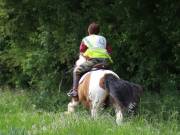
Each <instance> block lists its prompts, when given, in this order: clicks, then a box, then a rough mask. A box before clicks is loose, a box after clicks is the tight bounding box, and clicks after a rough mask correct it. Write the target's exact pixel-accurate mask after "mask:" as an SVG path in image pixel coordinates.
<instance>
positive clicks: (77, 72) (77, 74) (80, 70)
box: [68, 59, 97, 97]
mask: <svg viewBox="0 0 180 135" xmlns="http://www.w3.org/2000/svg"><path fill="white" fill-rule="evenodd" d="M95 64H97V60H96V59H92V60H88V61H86V62H84V63H83V64H81V65H80V66H77V67H75V69H74V71H73V89H72V90H71V91H70V92H69V93H68V96H72V97H76V96H77V95H78V92H77V89H78V84H79V80H80V78H81V75H82V74H84V73H86V72H88V71H90V70H91V68H92V67H93V66H94V65H95Z"/></svg>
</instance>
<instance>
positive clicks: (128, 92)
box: [67, 55, 143, 125]
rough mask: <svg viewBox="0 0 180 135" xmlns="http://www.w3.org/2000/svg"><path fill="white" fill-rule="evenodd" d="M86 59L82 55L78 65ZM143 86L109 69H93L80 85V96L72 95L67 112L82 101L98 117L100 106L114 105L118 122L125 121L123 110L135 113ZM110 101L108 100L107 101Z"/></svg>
mask: <svg viewBox="0 0 180 135" xmlns="http://www.w3.org/2000/svg"><path fill="white" fill-rule="evenodd" d="M85 60H86V59H85V58H84V57H83V56H82V55H80V56H79V60H77V61H76V66H78V65H80V64H81V63H83V62H84V61H85ZM142 91H143V88H142V86H140V85H138V84H135V83H132V82H129V81H126V80H123V79H121V78H120V77H119V76H118V75H117V74H116V73H114V72H113V71H111V70H108V69H98V70H92V71H89V72H87V73H85V74H84V75H83V76H82V77H81V79H80V81H79V86H78V98H75V97H72V99H71V101H70V102H69V104H68V110H67V113H72V112H75V107H76V106H77V105H78V104H79V103H82V104H83V105H84V106H85V107H86V108H88V109H90V111H91V116H92V117H93V118H97V116H98V112H99V110H100V108H102V107H103V106H104V105H112V106H113V107H114V110H115V115H116V123H117V124H118V125H120V124H121V123H122V121H123V112H124V111H125V110H127V112H128V113H132V114H134V113H135V112H136V109H137V107H138V103H139V101H140V96H141V95H142ZM107 101H108V102H107Z"/></svg>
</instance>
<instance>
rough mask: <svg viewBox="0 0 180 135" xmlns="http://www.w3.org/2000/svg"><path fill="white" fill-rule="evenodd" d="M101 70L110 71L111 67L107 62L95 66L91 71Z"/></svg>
mask: <svg viewBox="0 0 180 135" xmlns="http://www.w3.org/2000/svg"><path fill="white" fill-rule="evenodd" d="M99 69H110V66H109V64H107V63H105V62H101V63H98V64H95V65H94V66H93V68H92V69H91V70H90V71H95V70H99Z"/></svg>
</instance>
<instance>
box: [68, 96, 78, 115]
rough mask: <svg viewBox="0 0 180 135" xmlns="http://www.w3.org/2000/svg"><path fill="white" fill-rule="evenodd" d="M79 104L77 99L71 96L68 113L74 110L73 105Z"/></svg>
mask: <svg viewBox="0 0 180 135" xmlns="http://www.w3.org/2000/svg"><path fill="white" fill-rule="evenodd" d="M78 104H79V100H77V99H75V98H72V100H71V102H69V104H68V113H72V112H75V107H76V106H77V105H78Z"/></svg>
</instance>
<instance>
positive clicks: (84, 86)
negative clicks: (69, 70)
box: [78, 73, 91, 108]
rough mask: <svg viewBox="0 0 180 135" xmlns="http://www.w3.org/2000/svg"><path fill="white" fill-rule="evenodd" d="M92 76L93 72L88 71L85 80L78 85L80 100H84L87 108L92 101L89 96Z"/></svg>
mask: <svg viewBox="0 0 180 135" xmlns="http://www.w3.org/2000/svg"><path fill="white" fill-rule="evenodd" d="M90 77H91V74H90V73H88V74H87V75H86V76H85V77H84V80H83V81H82V82H81V83H80V84H79V86H78V96H79V101H80V102H82V103H83V104H84V106H85V107H87V108H90V102H91V101H90V100H89V98H88V93H89V82H90Z"/></svg>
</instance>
